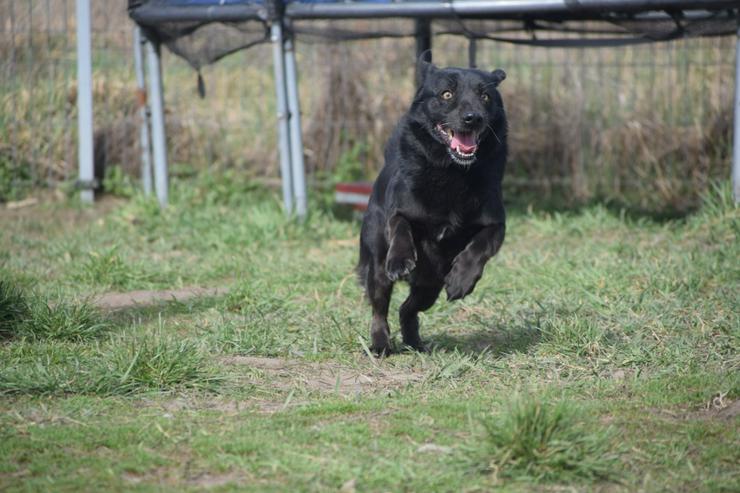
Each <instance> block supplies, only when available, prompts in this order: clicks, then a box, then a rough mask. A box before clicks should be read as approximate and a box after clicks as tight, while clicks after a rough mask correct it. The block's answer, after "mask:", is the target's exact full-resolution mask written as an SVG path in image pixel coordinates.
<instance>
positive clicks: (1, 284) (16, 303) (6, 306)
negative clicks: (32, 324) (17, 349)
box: [0, 271, 30, 339]
mask: <svg viewBox="0 0 740 493" xmlns="http://www.w3.org/2000/svg"><path fill="white" fill-rule="evenodd" d="M0 274H2V275H3V276H6V275H7V273H5V272H3V271H0ZM29 313H30V309H29V305H28V299H27V297H26V293H25V292H24V291H23V290H22V289H21V288H20V287H19V286H18V285H17V284H15V283H14V282H13V281H12V280H11V279H10V278H9V277H8V278H0V339H4V338H8V337H12V336H14V335H16V334H17V333H18V331H19V329H20V327H21V326H22V325H23V323H24V322H25V320H26V319H27V318H28V316H29Z"/></svg>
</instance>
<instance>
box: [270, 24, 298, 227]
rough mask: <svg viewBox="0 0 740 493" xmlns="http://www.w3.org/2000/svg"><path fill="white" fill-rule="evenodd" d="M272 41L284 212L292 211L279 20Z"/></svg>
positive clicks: (288, 129) (272, 34)
mask: <svg viewBox="0 0 740 493" xmlns="http://www.w3.org/2000/svg"><path fill="white" fill-rule="evenodd" d="M270 41H272V63H273V68H274V71H275V92H276V95H277V98H276V104H277V124H278V152H279V154H280V177H281V178H282V185H283V205H284V206H285V212H286V213H288V214H291V213H292V212H293V180H292V171H291V167H292V166H291V158H290V157H291V156H290V149H291V146H290V128H289V125H288V106H287V94H286V88H285V59H284V58H283V28H282V25H281V24H280V22H279V21H277V22H273V23H272V25H271V26H270Z"/></svg>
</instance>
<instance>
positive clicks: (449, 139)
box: [436, 124, 480, 167]
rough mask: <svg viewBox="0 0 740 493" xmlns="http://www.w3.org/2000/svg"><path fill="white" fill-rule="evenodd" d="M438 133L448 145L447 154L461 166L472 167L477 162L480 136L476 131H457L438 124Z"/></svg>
mask: <svg viewBox="0 0 740 493" xmlns="http://www.w3.org/2000/svg"><path fill="white" fill-rule="evenodd" d="M436 130H437V132H438V133H439V135H440V137H442V140H443V141H444V142H445V143H446V144H447V153H448V154H449V155H450V157H451V158H452V160H453V161H454V162H456V163H457V164H459V165H460V166H465V167H467V166H470V165H471V164H473V163H474V162H475V152H476V151H477V150H478V138H479V137H480V134H479V133H478V132H474V131H468V132H462V131H457V132H456V131H455V130H453V129H451V128H450V127H445V126H443V125H442V124H437V127H436Z"/></svg>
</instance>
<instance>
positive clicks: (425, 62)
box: [416, 50, 437, 88]
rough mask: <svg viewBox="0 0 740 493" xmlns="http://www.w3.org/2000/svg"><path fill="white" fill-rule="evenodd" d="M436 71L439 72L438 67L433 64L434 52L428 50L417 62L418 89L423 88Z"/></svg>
mask: <svg viewBox="0 0 740 493" xmlns="http://www.w3.org/2000/svg"><path fill="white" fill-rule="evenodd" d="M435 70H437V67H435V66H434V64H433V63H432V50H426V51H425V52H424V53H422V54H421V55H419V59H418V60H417V61H416V87H417V88H419V87H421V86H423V85H424V81H425V80H426V79H427V77H429V75H430V74H432V73H433V72H434V71H435Z"/></svg>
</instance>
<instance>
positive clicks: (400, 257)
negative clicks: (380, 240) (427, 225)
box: [385, 214, 417, 282]
mask: <svg viewBox="0 0 740 493" xmlns="http://www.w3.org/2000/svg"><path fill="white" fill-rule="evenodd" d="M386 234H387V237H388V244H389V247H388V253H387V255H386V258H385V273H386V275H387V276H388V279H390V280H391V281H393V282H395V281H397V280H399V279H401V278H403V277H405V276H408V275H409V274H410V273H411V271H412V270H414V267H416V259H417V257H416V248H414V237H413V236H412V235H411V224H409V222H408V220H406V218H405V217H403V216H401V215H400V214H394V215H393V216H391V218H390V219H389V220H388V224H387V229H386Z"/></svg>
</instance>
